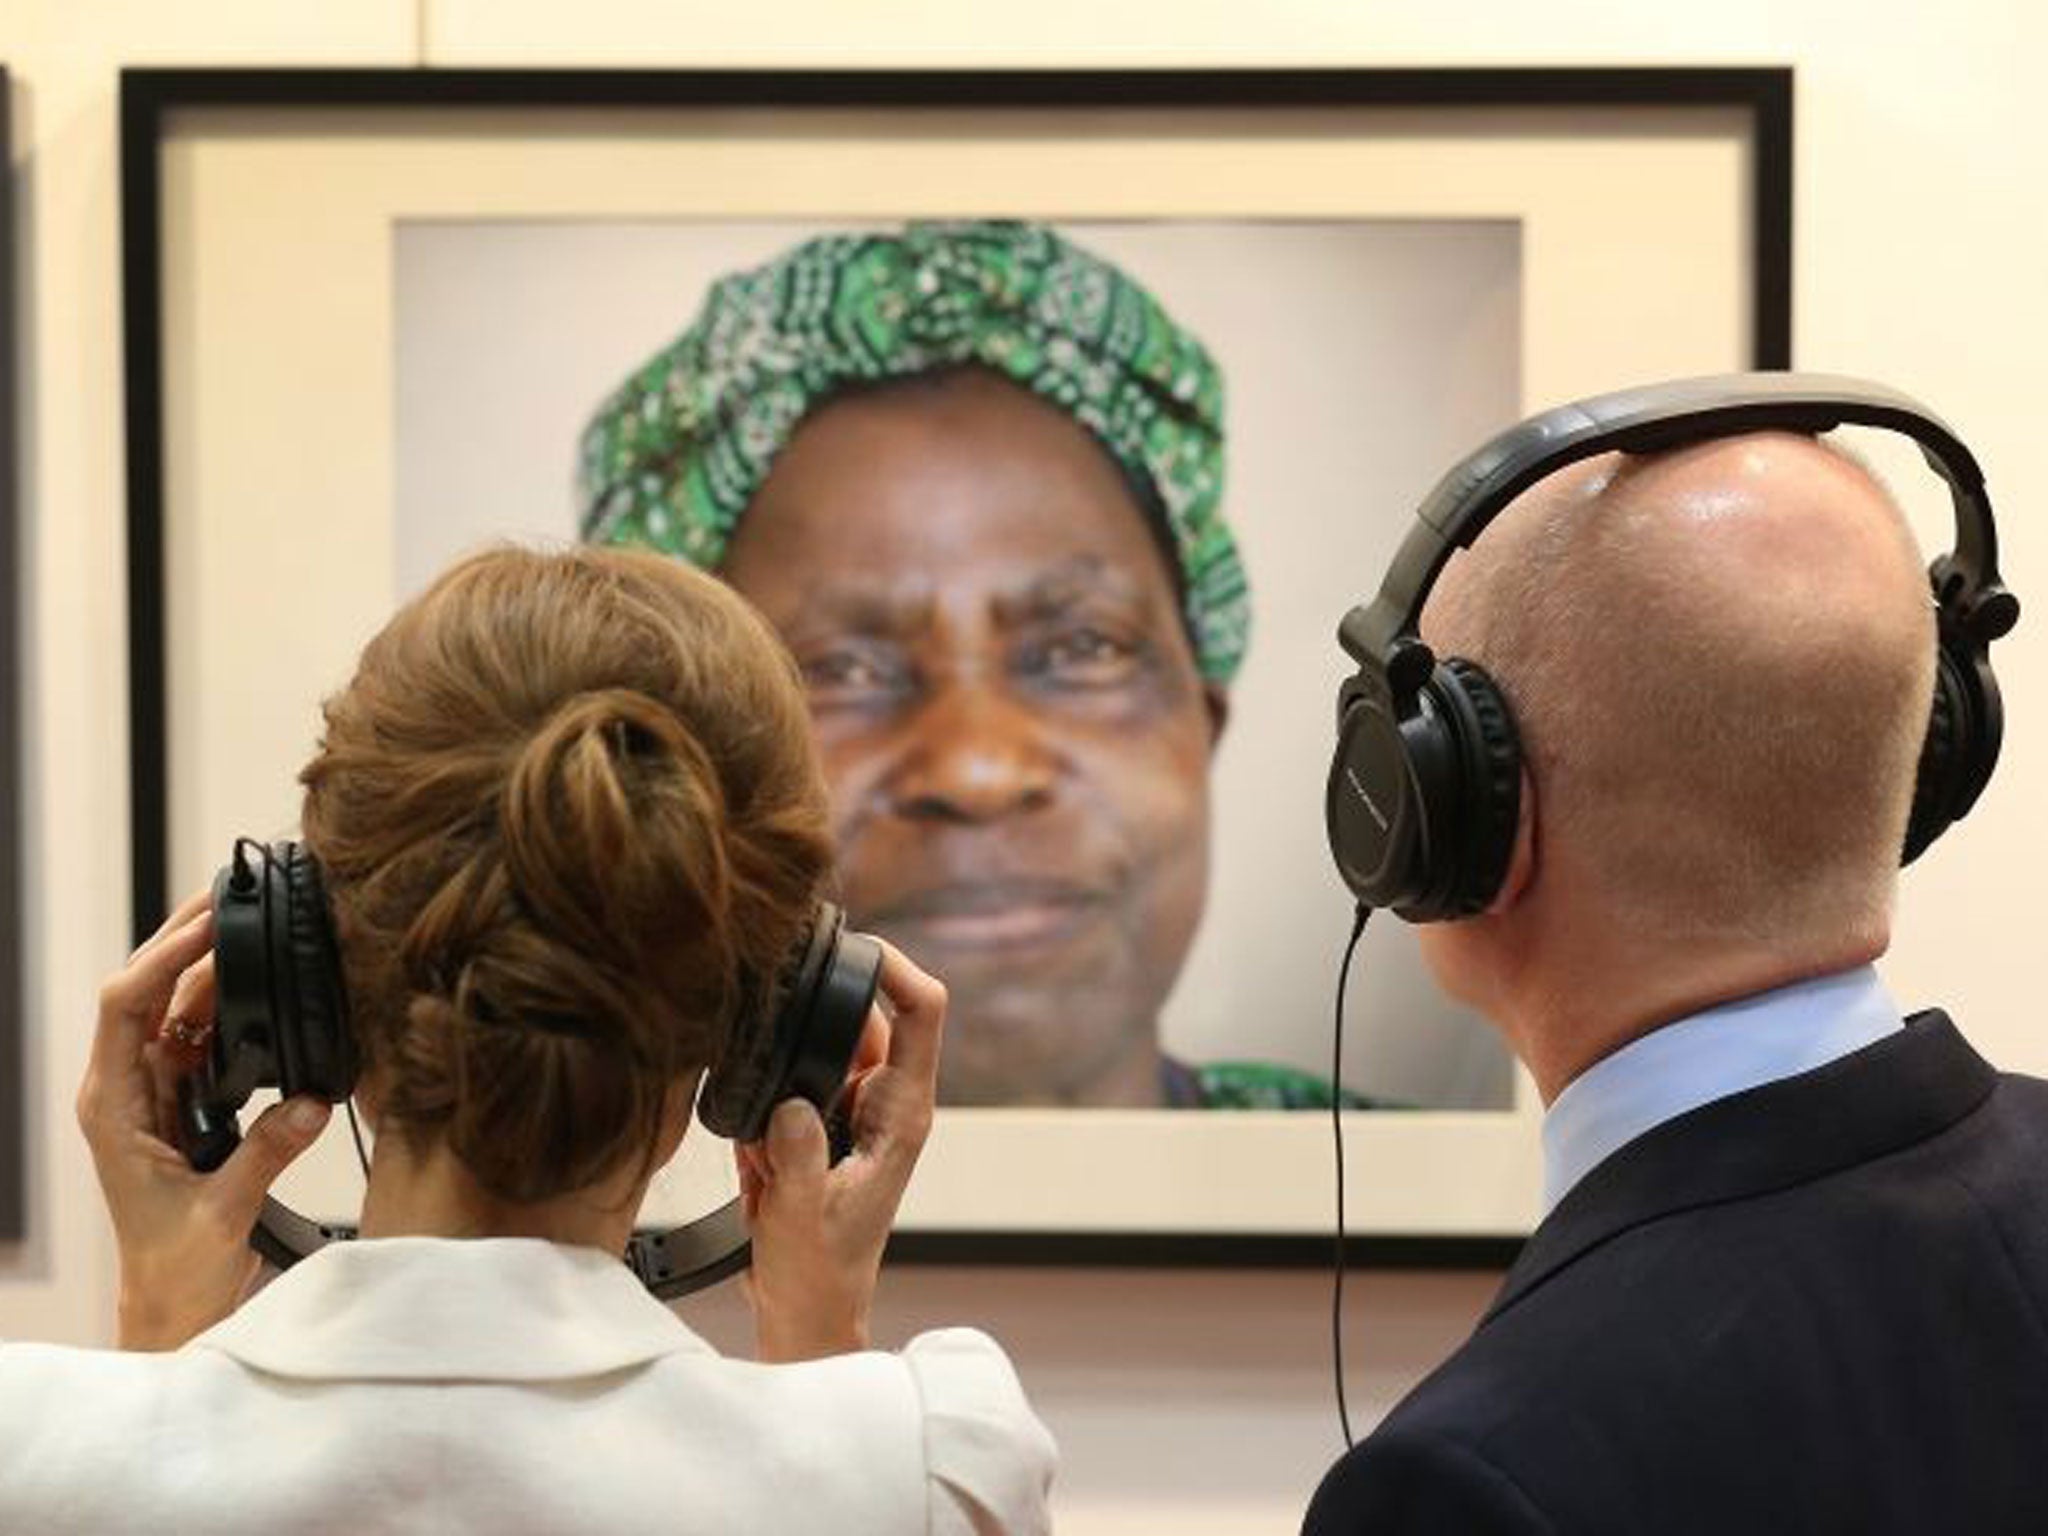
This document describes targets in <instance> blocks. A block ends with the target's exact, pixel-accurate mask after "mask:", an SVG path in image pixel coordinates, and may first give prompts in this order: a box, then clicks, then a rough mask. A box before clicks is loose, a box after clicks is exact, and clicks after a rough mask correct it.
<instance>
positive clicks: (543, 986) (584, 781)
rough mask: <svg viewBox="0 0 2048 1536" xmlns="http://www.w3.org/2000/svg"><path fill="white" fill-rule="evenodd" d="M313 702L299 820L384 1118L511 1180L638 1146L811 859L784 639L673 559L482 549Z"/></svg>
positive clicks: (769, 959) (542, 1193)
mask: <svg viewBox="0 0 2048 1536" xmlns="http://www.w3.org/2000/svg"><path fill="white" fill-rule="evenodd" d="M326 716H327V731H326V734H325V737H324V739H323V741H322V744H321V749H320V752H319V754H318V755H317V756H316V757H315V759H314V760H313V761H312V762H311V763H309V764H308V765H307V767H306V770H305V773H304V776H303V777H304V779H305V783H306V787H307V794H306V805H305V812H304V825H305V829H306V837H307V842H308V844H309V846H311V848H312V849H313V851H314V853H315V854H316V855H317V856H318V857H319V858H320V860H321V863H322V865H323V867H324V868H325V869H326V870H327V872H328V883H329V892H330V895H331V896H332V897H333V901H334V907H335V916H336V926H337V930H338V933H339V937H340V941H341V949H342V962H343V968H344V971H345V973H346V975H347V980H348V987H349V993H350V999H351V1016H352V1019H353V1021H354V1024H355V1027H356V1029H357V1032H358V1035H359V1037H360V1039H361V1043H362V1045H363V1050H364V1058H365V1062H366V1067H365V1071H366V1074H367V1076H368V1078H369V1079H370V1080H373V1081H374V1084H375V1086H376V1088H377V1090H378V1092H379V1094H380V1097H381V1106H382V1110H383V1121H384V1124H385V1126H386V1127H387V1128H396V1129H397V1130H398V1131H399V1132H400V1133H402V1134H404V1135H405V1136H406V1137H407V1138H408V1139H409V1140H410V1141H412V1142H413V1143H414V1144H416V1145H421V1146H424V1145H427V1144H430V1143H432V1142H434V1141H437V1140H445V1142H446V1144H447V1145H448V1146H449V1147H450V1148H451V1149H452V1150H454V1151H455V1152H456V1153H457V1154H458V1155H459V1156H460V1157H461V1158H462V1159H463V1161H464V1162H465V1163H466V1164H467V1165H468V1166H469V1167H470V1168H471V1170H472V1171H473V1172H474V1173H475V1174H476V1176H477V1177H478V1179H479V1180H480V1181H481V1182H482V1184H483V1185H484V1186H485V1188H487V1189H489V1190H491V1191H492V1192H494V1193H496V1194H498V1195H500V1196H502V1197H504V1198H508V1199H515V1200H532V1199H541V1198H545V1197H547V1196H549V1195H551V1194H555V1193H560V1192H564V1191H567V1190H572V1189H580V1188H585V1187H588V1186H590V1185H591V1184H593V1183H595V1182H596V1181H597V1180H598V1179H600V1178H601V1177H603V1176H604V1175H605V1174H606V1173H607V1172H608V1171H609V1170H610V1169H612V1168H614V1167H617V1166H619V1165H620V1164H621V1163H622V1162H624V1161H626V1160H628V1159H631V1158H634V1157H643V1158H644V1157H650V1156H652V1155H653V1152H654V1149H655V1147H656V1145H657V1143H658V1140H659V1132H660V1130H661V1128H662V1126H663V1125H664V1124H665V1123H666V1122H665V1121H664V1119H663V1111H664V1108H665V1106H666V1105H667V1104H668V1103H669V1102H670V1094H671V1091H672V1090H673V1089H674V1088H675V1087H676V1086H678V1085H679V1084H686V1083H687V1082H688V1081H689V1080H690V1079H691V1077H692V1076H693V1075H694V1074H695V1073H697V1072H699V1071H701V1070H703V1069H705V1068H707V1067H709V1066H712V1065H715V1064H716V1063H717V1062H718V1061H719V1060H720V1058H721V1057H722V1056H723V1055H724V1053H725V1052H726V1050H727V1047H728V1044H729V1042H730V1040H731V1039H732V1037H733V1031H734V1030H735V1028H736V1027H738V1021H740V1020H742V1019H745V1018H747V1017H749V1015H750V1013H751V1010H752V1007H753V1004H754V1001H755V1000H756V999H758V998H759V997H761V996H762V995H763V994H764V993H765V991H766V988H767V984H768V981H769V980H770V979H772V978H773V977H774V975H775V974H776V971H777V969H778V968H779V966H780V964H781V961H782V959H783V956H784V954H785V953H786V951H787V950H788V948H789V946H790V945H791V944H792V943H793V942H794V940H795V936H796V934H797V933H799V932H800V931H801V929H802V927H803V924H804V923H805V921H806V920H807V919H808V917H809V914H810V911H811V909H812V907H813V905H814V903H815V902H816V899H817V895H818V890H819V886H820V884H821V883H822V881H823V879H824V876H825V873H826V871H827V869H828V867H829V864H830V857H831V849H830V842H829V839H828V836H827V832H826V817H827V805H826V799H825V791H824V784H823V780H822V777H821V776H820V774H819V772H818V764H817V757H816V752H815V748H814V747H813V745H812V742H811V738H810V729H809V720H808V714H807V711H806V709H805V707H804V698H803V693H802V688H801V683H800V680H799V679H798V677H797V674H796V670H795V667H794V664H793V663H792V662H791V661H790V659H789V655H788V653H787V652H786V651H784V650H783V649H782V648H781V646H780V644H779V643H778V642H777V641H776V640H775V638H774V636H773V634H772V632H771V631H770V630H769V629H768V628H767V626H766V625H765V623H764V622H763V621H762V620H761V619H760V617H759V615H757V614H755V613H754V612H753V610H751V609H750V608H748V607H747V605H746V604H745V602H744V601H743V600H742V599H740V598H739V597H738V596H737V595H735V594H734V593H733V592H732V591H731V590H730V589H729V588H726V587H725V586H723V585H722V584H720V583H719V582H718V581H716V580H715V579H713V578H711V577H709V576H705V575H703V574H702V573H700V572H696V571H692V570H690V569H689V568H687V567H685V566H681V565H678V564H677V563H675V562H673V561H669V560H662V559H659V558H656V557H654V556H651V555H646V554H638V553H633V552H629V551H624V550H611V551H591V550H573V551H563V552H559V553H548V554H542V553H535V552H530V551H525V550H517V549H510V548H507V549H499V550H493V551H489V552H486V553H483V554H480V555H477V556H474V557H472V558H471V559H470V560H468V561H465V562H464V563H463V564H461V565H459V566H457V567H456V568H454V569H453V570H451V571H450V572H448V573H447V574H446V575H444V576H443V577H442V578H441V579H440V580H439V581H438V582H436V583H435V585H434V586H433V587H432V588H430V589H429V590H428V591H427V592H426V593H424V594H422V595H421V596H420V597H419V598H417V599H415V600H414V601H413V602H412V603H410V604H408V605H407V607H406V608H404V609H403V610H401V611H400V613H399V614H398V615H397V616H396V617H394V618H393V620H392V621H391V623H390V624H388V625H387V626H386V627H385V629H384V631H383V632H382V633H381V634H379V635H378V637H377V638H376V639H375V640H374V641H372V642H371V644H370V645H369V646H368V647H367V648H366V649H365V650H364V653H363V659H362V662H361V665H360V667H359V669H358V672H357V675H356V677H355V679H354V681H352V682H351V683H350V685H349V686H348V688H347V689H346V690H344V691H343V692H342V693H341V694H339V695H337V696H336V697H335V698H333V699H331V700H329V702H328V706H327V710H326Z"/></svg>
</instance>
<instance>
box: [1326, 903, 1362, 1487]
mask: <svg viewBox="0 0 2048 1536" xmlns="http://www.w3.org/2000/svg"><path fill="white" fill-rule="evenodd" d="M1371 916H1372V908H1371V907H1368V906H1367V905H1366V904H1365V903H1364V902H1362V901H1361V902H1360V903H1359V904H1358V910H1357V912H1356V913H1355V914H1354V915H1353V916H1352V919H1351V937H1350V939H1349V940H1347V941H1346V943H1345V945H1344V962H1343V964H1341V965H1339V966H1338V967H1337V1020H1336V1028H1335V1029H1334V1030H1332V1031H1331V1042H1332V1043H1331V1047H1330V1135H1331V1138H1332V1140H1333V1141H1334V1142H1335V1143H1336V1148H1337V1247H1336V1252H1335V1253H1334V1254H1333V1255H1332V1262H1333V1265H1334V1267H1335V1271H1336V1283H1335V1284H1334V1285H1332V1286H1331V1288H1330V1369H1331V1373H1332V1374H1333V1375H1334V1377H1335V1378H1336V1382H1337V1425H1338V1427H1339V1428H1340V1429H1342V1430H1343V1432H1344V1448H1345V1449H1346V1450H1349V1449H1350V1448H1351V1447H1352V1445H1353V1444H1355V1443H1356V1442H1355V1441H1353V1440H1352V1438H1351V1410H1350V1408H1349V1407H1348V1406H1347V1405H1346V1403H1345V1401H1344V1088H1343V1083H1344V989H1345V986H1346V984H1347V983H1348V982H1349V981H1350V979H1351V957H1352V956H1353V955H1355V954H1356V953H1357V952H1358V937H1359V935H1360V934H1362V933H1364V932H1365V920H1366V919H1367V918H1369V917H1371Z"/></svg>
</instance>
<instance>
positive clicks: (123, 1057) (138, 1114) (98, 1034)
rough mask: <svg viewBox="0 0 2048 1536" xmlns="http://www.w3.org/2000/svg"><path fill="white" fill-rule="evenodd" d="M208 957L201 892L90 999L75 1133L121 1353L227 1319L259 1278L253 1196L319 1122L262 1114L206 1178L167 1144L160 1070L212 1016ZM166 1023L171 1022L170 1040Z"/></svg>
mask: <svg viewBox="0 0 2048 1536" xmlns="http://www.w3.org/2000/svg"><path fill="white" fill-rule="evenodd" d="M212 945H213V908H212V901H211V898H210V896H209V894H208V893H207V892H204V891H202V892H200V893H198V894H196V895H194V896H192V897H191V898H189V899H188V900H187V901H186V902H185V903H184V904H183V905H182V906H180V907H179V908H178V910H177V911H175V912H173V913H172V914H171V916H170V918H169V919H168V920H167V921H166V922H165V923H164V925H163V927H161V928H159V929H158V930H157V931H156V933H155V934H154V935H152V936H151V938H150V939H149V941H148V942H147V943H145V944H144V945H143V946H142V947H141V948H140V949H138V950H136V951H135V953H134V954H132V955H130V956H129V957H128V963H127V965H125V966H124V967H122V969H121V970H120V971H119V972H118V973H116V974H115V975H114V976H112V977H111V978H109V979H108V981H107V982H106V984H105V985H104V986H102V987H101V988H100V1003H99V1025H98V1028H97V1030H96V1031H95V1033H94V1035H93V1043H92V1056H91V1059H90V1061H89V1062H88V1063H87V1066H86V1072H85V1081H84V1082H83V1083H82V1084H81V1085H80V1086H79V1090H78V1124H79V1127H80V1129H81V1130H83V1131H84V1132H85V1139H86V1143H87V1144H88V1145H89V1146H90V1147H91V1148H92V1160H93V1167H94V1169H95V1170H96V1171H97V1172H98V1174H99V1180H100V1189H101V1191H102V1193H103V1194H104V1195H105V1197H106V1202H107V1214H108V1215H109V1216H111V1217H112V1218H113V1223H114V1239H115V1243H116V1246H117V1248H118V1251H119V1254H120V1262H121V1296H120V1326H119V1341H120V1344H121V1347H122V1348H123V1349H176V1348H177V1347H178V1346H179V1345H181V1344H183V1343H184V1342H185V1341H186V1340H188V1339H190V1338H192V1337H193V1336H194V1335H196V1334H199V1333H201V1332H204V1331H205V1330H206V1329H207V1328H210V1327H212V1326H213V1324H215V1323H217V1322H219V1321H220V1320H221V1319H222V1318H224V1317H226V1316H227V1315H228V1314H229V1313H230V1312H232V1311H233V1310H234V1309H235V1306H236V1304H237V1303H238V1302H239V1301H240V1300H241V1298H242V1296H243V1294H244V1293H245V1292H246V1290H247V1289H248V1287H249V1284H250V1282H251V1281H252V1280H253V1279H254V1278H255V1275H256V1267H257V1260H256V1255H255V1254H254V1253H252V1252H251V1251H250V1249H249V1246H248V1244H249V1233H250V1231H251V1229H252V1228H254V1226H255V1225H256V1218H257V1215H258V1213H259V1212H260V1211H261V1209H262V1206H263V1197H264V1195H265V1194H266V1193H268V1191H269V1189H270V1186H271V1184H272V1183H274V1182H275V1181H276V1179H277V1176H278V1175H279V1174H281V1173H283V1172H284V1170H285V1168H286V1167H287V1166H288V1165H289V1164H290V1163H291V1162H292V1160H293V1159H294V1158H296V1157H297V1156H298V1155H299V1154H300V1153H301V1152H303V1151H305V1150H306V1148H307V1147H309V1146H311V1145H312V1144H313V1142H314V1140H315V1139H316V1138H317V1137H318V1136H319V1134H320V1130H321V1127H322V1126H324V1125H326V1123H327V1116H328V1113H329V1107H328V1106H327V1105H326V1104H323V1103H321V1102H320V1101H318V1100H317V1099H304V1098H301V1099H294V1100H292V1101H290V1102H288V1103H284V1104H275V1105H272V1106H271V1107H270V1108H269V1109H268V1110H266V1111H264V1113H263V1114H262V1115H261V1116H259V1117H258V1118H257V1120H256V1122H255V1124H254V1125H252V1126H250V1127H249V1130H248V1132H247V1134H246V1135H245V1136H244V1138H243V1140H242V1144H241V1145H240V1146H238V1147H236V1148H235V1150H234V1152H233V1153H232V1154H231V1155H230V1156H229V1158H228V1160H227V1161H226V1162H225V1163H223V1164H222V1165H221V1166H220V1167H219V1168H218V1169H217V1170H216V1171H214V1172H212V1173H198V1172H195V1171H194V1170H193V1168H192V1167H191V1166H190V1165H189V1164H188V1163H187V1162H186V1161H185V1158H184V1155H183V1154H182V1153H180V1152H179V1150H178V1149H177V1147H176V1146H174V1145H173V1144H172V1139H173V1137H174V1136H175V1131H174V1129H173V1127H172V1125H171V1124H170V1122H169V1120H168V1119H167V1117H166V1115H165V1113H164V1111H165V1109H166V1107H167V1105H166V1088H165V1076H164V1073H165V1066H166V1063H165V1058H166V1056H167V1055H170V1054H175V1052H176V1048H177V1044H178V1037H179V1036H180V1035H182V1036H183V1044H184V1045H185V1046H186V1047H188V1048H189V1046H190V1045H191V1044H192V1040H193V1035H192V1029H193V1026H194V1024H195V1023H197V1024H201V1025H202V1026H203V1023H204V1021H209V1020H211V1018H212V1017H213V965H212V953H211V951H212ZM174 999H175V1006H173V1002H174ZM166 1018H170V1019H173V1020H175V1021H177V1025H176V1027H175V1028H174V1030H173V1032H172V1036H171V1037H166V1036H165V1033H164V1026H165V1021H166Z"/></svg>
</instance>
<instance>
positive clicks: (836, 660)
mask: <svg viewBox="0 0 2048 1536" xmlns="http://www.w3.org/2000/svg"><path fill="white" fill-rule="evenodd" d="M799 665H800V667H801V669H802V671H803V677H804V685H805V686H806V687H807V688H808V689H810V692H811V698H812V701H813V702H814V703H817V704H819V705H826V706H829V705H832V704H840V703H844V704H860V703H868V702H879V701H885V700H888V699H893V698H896V697H899V696H901V695H902V694H904V693H906V692H908V691H909V689H910V688H911V687H912V686H914V684H915V681H916V679H915V676H914V674H913V671H912V668H911V666H910V663H909V661H908V659H907V658H906V657H904V656H903V655H901V654H900V653H898V652H896V651H895V650H894V649H893V648H891V647H886V646H876V645H838V646H833V647H831V648H829V649H826V650H821V651H814V652H810V653H808V654H806V655H805V656H804V657H803V658H802V659H801V661H800V663H799Z"/></svg>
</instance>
